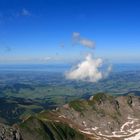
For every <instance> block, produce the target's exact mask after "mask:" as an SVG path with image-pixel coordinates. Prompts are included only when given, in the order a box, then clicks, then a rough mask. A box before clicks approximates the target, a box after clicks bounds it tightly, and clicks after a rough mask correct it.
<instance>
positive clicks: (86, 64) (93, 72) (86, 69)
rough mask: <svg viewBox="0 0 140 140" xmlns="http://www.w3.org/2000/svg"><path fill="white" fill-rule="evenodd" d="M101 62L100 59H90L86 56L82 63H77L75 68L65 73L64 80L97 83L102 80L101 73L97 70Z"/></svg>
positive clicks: (90, 57)
mask: <svg viewBox="0 0 140 140" xmlns="http://www.w3.org/2000/svg"><path fill="white" fill-rule="evenodd" d="M102 64H103V61H102V59H101V58H97V59H95V58H92V56H91V55H90V54H88V55H87V56H86V58H85V60H84V61H82V62H81V63H79V64H78V65H77V66H76V68H74V69H72V70H70V71H69V72H67V73H66V78H68V79H71V80H82V81H89V82H97V81H99V80H100V79H102V78H103V73H102V72H101V71H100V70H99V68H100V67H101V66H102Z"/></svg>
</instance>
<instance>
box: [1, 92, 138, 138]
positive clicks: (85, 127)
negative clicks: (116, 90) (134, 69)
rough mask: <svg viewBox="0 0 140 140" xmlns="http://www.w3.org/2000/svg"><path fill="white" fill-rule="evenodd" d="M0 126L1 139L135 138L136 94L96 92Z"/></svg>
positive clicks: (136, 132) (136, 129)
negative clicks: (19, 121)
mask: <svg viewBox="0 0 140 140" xmlns="http://www.w3.org/2000/svg"><path fill="white" fill-rule="evenodd" d="M0 127H1V128H0V137H1V139H2V140H4V139H5V140H139V139H140V97H139V96H135V95H129V94H128V95H126V96H117V97H115V96H111V95H108V94H105V93H99V94H96V95H94V96H92V97H90V99H88V100H84V99H81V100H75V101H72V102H70V103H69V104H66V105H64V106H62V107H60V108H57V109H55V110H52V111H42V112H40V113H39V114H36V115H34V116H28V117H27V118H26V119H24V120H23V122H22V123H20V124H19V125H16V127H15V126H13V127H9V126H6V125H0Z"/></svg>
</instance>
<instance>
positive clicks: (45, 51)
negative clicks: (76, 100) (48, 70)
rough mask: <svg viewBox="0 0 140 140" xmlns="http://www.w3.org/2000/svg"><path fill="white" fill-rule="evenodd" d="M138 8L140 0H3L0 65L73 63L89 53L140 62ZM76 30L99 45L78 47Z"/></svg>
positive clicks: (139, 14)
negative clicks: (74, 34)
mask: <svg viewBox="0 0 140 140" xmlns="http://www.w3.org/2000/svg"><path fill="white" fill-rule="evenodd" d="M139 7H140V1H139V0H12V1H11V0H0V48H1V49H0V63H48V62H49V63H56V62H57V63H71V62H74V61H77V60H79V59H81V58H82V57H83V56H84V55H85V54H86V53H88V52H91V53H93V54H94V55H95V56H97V57H102V58H104V59H106V60H109V61H110V62H122V63H124V62H134V63H135V62H139V61H140V55H139V53H140V8H139ZM73 32H79V33H80V34H81V36H82V37H84V38H88V39H91V40H93V41H95V42H96V48H95V49H94V50H93V49H89V48H86V47H83V46H81V45H73V43H72V34H73ZM62 45H63V46H64V47H61V46H62Z"/></svg>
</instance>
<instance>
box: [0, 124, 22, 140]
mask: <svg viewBox="0 0 140 140" xmlns="http://www.w3.org/2000/svg"><path fill="white" fill-rule="evenodd" d="M0 140H22V138H21V135H20V132H19V130H18V129H17V128H15V127H10V126H8V125H4V124H0Z"/></svg>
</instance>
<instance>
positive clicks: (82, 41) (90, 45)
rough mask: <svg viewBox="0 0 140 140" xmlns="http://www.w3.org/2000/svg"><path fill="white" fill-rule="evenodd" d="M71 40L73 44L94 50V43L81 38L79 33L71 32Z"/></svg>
mask: <svg viewBox="0 0 140 140" xmlns="http://www.w3.org/2000/svg"><path fill="white" fill-rule="evenodd" d="M72 38H73V42H74V44H80V45H82V46H85V47H87V48H95V42H94V41H92V40H90V39H87V38H82V37H81V35H80V33H79V32H73V35H72Z"/></svg>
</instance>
